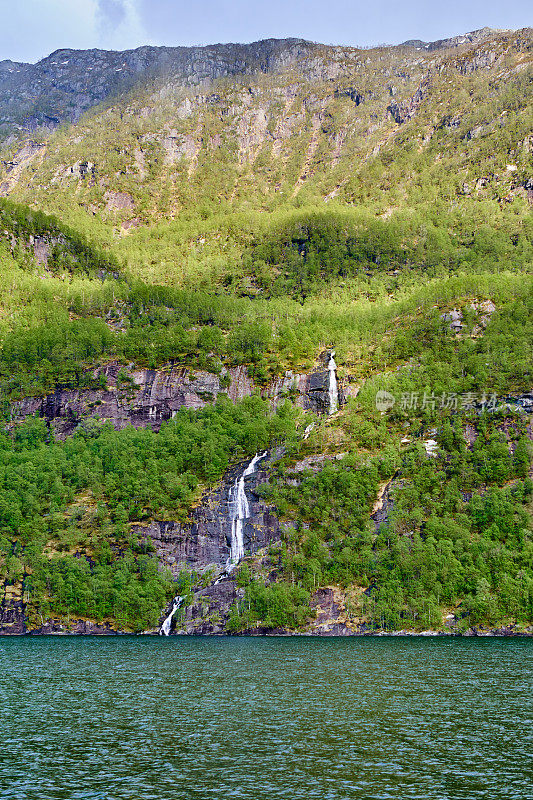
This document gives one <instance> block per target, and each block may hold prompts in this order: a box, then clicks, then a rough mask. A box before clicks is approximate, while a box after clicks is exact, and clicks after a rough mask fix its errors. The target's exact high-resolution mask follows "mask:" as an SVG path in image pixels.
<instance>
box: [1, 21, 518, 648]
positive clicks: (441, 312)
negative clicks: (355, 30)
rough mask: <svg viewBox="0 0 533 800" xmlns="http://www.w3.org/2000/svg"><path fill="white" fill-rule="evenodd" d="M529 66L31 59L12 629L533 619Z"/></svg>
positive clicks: (5, 271)
mask: <svg viewBox="0 0 533 800" xmlns="http://www.w3.org/2000/svg"><path fill="white" fill-rule="evenodd" d="M531 53H532V35H531V30H529V29H526V30H523V31H518V32H512V31H504V32H501V31H500V32H498V31H491V30H489V29H483V30H482V31H477V32H474V33H472V34H467V35H466V36H464V37H456V38H455V39H453V40H443V41H440V42H435V43H425V42H406V43H404V45H401V46H398V47H390V48H378V49H374V50H359V49H356V48H347V47H343V48H340V47H326V46H323V45H319V44H314V43H309V42H304V41H302V40H283V41H276V40H268V41H265V42H258V43H254V44H252V45H213V46H210V47H208V48H150V47H145V48H140V49H138V50H136V51H129V52H126V53H106V52H102V51H87V52H78V51H70V50H65V51H58V52H56V53H54V54H52V55H51V56H49V57H48V58H47V59H43V61H41V62H39V63H38V64H37V65H23V64H22V65H21V64H13V63H11V62H1V63H0V117H1V120H2V123H3V125H4V128H3V130H4V134H5V135H4V141H3V145H2V164H1V170H0V191H1V193H2V194H3V195H4V197H3V198H2V199H1V200H0V264H1V271H0V391H1V397H0V400H1V403H0V413H1V414H2V419H3V424H2V427H3V432H2V436H1V437H0V439H1V441H0V571H1V575H2V581H3V586H4V598H3V600H2V603H1V606H0V630H2V631H3V632H6V633H9V632H19V633H21V632H25V631H32V630H37V631H38V630H40V631H44V632H48V631H61V630H72V631H73V632H78V633H80V632H92V631H96V632H110V631H113V630H135V631H140V630H148V631H157V630H158V627H159V625H160V624H161V623H163V621H164V620H165V619H166V622H165V626H164V627H165V631H167V632H168V631H170V630H172V631H174V630H182V631H186V632H189V633H195V632H203V633H220V632H232V633H238V632H242V631H253V632H269V631H272V630H277V631H300V632H301V631H307V632H312V633H324V634H327V633H329V634H332V633H339V634H350V633H356V632H359V633H363V632H373V631H374V632H375V631H377V630H398V629H408V630H410V631H420V630H421V629H425V628H430V629H437V630H444V631H448V632H464V631H472V630H473V629H478V628H479V626H481V628H483V627H485V628H491V629H495V628H502V629H504V630H505V631H507V632H517V631H525V630H531V625H532V624H533V612H532V606H531V602H532V598H533V573H532V571H531V551H532V547H533V543H532V539H531V492H532V488H533V484H532V481H531V477H532V473H531V457H532V448H531V439H532V427H531V411H532V407H533V396H532V394H531V392H532V388H533V381H532V376H531V365H532V363H533V358H532V356H533V353H532V343H533V321H532V313H531V311H532V305H533V303H532V300H533V282H532V279H531V264H532V261H533V259H532V255H533V243H532V235H533V225H532V218H531V202H532V200H533V183H532V181H533V177H532V173H531V166H532V165H531V152H532V147H533V139H532V136H531V130H532V105H531ZM172 598H175V600H172Z"/></svg>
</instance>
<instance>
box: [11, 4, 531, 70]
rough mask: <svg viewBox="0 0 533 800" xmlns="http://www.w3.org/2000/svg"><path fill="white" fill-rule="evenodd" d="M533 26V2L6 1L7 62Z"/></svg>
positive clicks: (368, 41) (395, 39) (357, 42)
mask: <svg viewBox="0 0 533 800" xmlns="http://www.w3.org/2000/svg"><path fill="white" fill-rule="evenodd" d="M531 25H533V4H532V3H531V0H506V2H502V0H446V2H439V1H438V0H433V1H432V0H370V2H369V0H0V60H2V59H6V58H9V59H12V60H13V61H29V62H35V61H38V60H39V59H40V58H43V57H44V56H46V55H49V54H50V53H51V52H53V51H54V50H57V49H58V48H75V49H86V48H93V47H99V48H103V49H106V50H125V49H130V48H134V47H138V46H139V45H142V44H152V45H168V46H175V45H202V44H214V43H219V42H252V41H256V40H257V39H267V38H270V37H275V38H284V37H288V36H295V37H300V38H302V39H310V40H312V41H315V42H323V43H325V44H347V45H354V46H360V47H366V46H372V45H376V44H399V43H400V42H403V41H405V40H406V39H422V40H424V41H433V40H435V39H443V38H446V37H448V36H455V35H457V34H460V33H465V32H467V31H471V30H476V29H477V28H483V27H485V26H489V27H492V28H523V27H526V26H531Z"/></svg>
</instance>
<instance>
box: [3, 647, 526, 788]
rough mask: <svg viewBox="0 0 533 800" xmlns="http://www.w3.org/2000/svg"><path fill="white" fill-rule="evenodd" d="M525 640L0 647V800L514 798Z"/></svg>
mask: <svg viewBox="0 0 533 800" xmlns="http://www.w3.org/2000/svg"><path fill="white" fill-rule="evenodd" d="M532 674H533V641H531V640H518V639H512V640H509V639H488V640H487V639H485V640H479V639H474V640H472V639H466V640H457V639H453V640H452V639H410V638H380V639H361V638H351V639H311V638H290V639H249V638H230V639H225V638H220V639H219V638H210V639H195V638H182V637H171V638H169V639H164V638H149V639H148V638H135V637H121V638H107V639H106V638H90V637H87V638H45V637H39V638H13V639H8V638H3V639H0V691H1V712H0V797H1V798H2V800H23V799H24V800H26V799H27V798H28V799H30V798H31V799H32V800H33V798H39V800H56V799H58V798H69V800H71V798H72V799H79V800H123V799H124V800H126V798H127V799H128V800H130V798H131V800H182V799H183V800H185V799H186V800H193V799H194V800H208V799H209V798H216V799H217V800H225V798H236V799H237V800H245V798H246V800H248V799H249V800H263V798H265V800H266V798H268V799H269V800H278V799H279V800H300V798H302V800H304V799H305V800H315V799H316V800H344V798H358V800H359V798H365V800H366V799H368V800H381V798H394V799H395V800H398V799H403V798H424V800H433V798H435V799H436V798H439V799H440V798H457V800H469V799H470V798H476V799H477V798H487V800H489V799H490V800H496V799H497V798H505V799H506V800H509V799H510V798H520V800H526V799H527V798H531V797H532V796H533V789H532V782H531V777H532V776H531V756H532V734H531V728H530V727H528V723H530V721H531V715H530V710H531V694H530V692H531V677H532Z"/></svg>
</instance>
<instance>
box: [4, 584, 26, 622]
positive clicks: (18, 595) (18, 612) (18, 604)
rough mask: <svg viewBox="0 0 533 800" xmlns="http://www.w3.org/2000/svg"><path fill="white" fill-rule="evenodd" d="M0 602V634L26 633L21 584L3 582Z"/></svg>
mask: <svg viewBox="0 0 533 800" xmlns="http://www.w3.org/2000/svg"><path fill="white" fill-rule="evenodd" d="M2 595H3V596H2V600H1V602H0V634H7V635H8V634H20V633H26V619H25V616H24V603H23V598H22V584H9V583H7V584H5V585H4V587H3V593H2Z"/></svg>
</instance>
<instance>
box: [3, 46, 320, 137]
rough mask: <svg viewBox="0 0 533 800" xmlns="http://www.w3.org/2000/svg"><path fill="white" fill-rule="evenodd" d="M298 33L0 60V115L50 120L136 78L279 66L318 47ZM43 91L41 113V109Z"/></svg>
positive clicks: (29, 121)
mask: <svg viewBox="0 0 533 800" xmlns="http://www.w3.org/2000/svg"><path fill="white" fill-rule="evenodd" d="M318 47H319V46H318V45H315V44H313V43H312V42H306V41H304V40H302V39H267V40H263V41H260V42H253V43H252V44H244V45H239V44H225V45H210V46H208V47H148V46H145V47H138V48H137V49H136V50H126V51H124V52H115V51H106V50H69V49H64V50H56V51H55V52H54V53H52V54H51V55H49V56H48V57H47V58H43V59H42V60H41V61H39V62H38V63H37V64H21V63H20V64H19V63H17V64H16V63H13V62H5V61H4V62H0V121H1V122H4V123H6V122H7V123H13V124H14V125H15V126H22V127H24V128H25V129H26V130H31V129H34V128H36V127H43V126H44V127H51V128H54V127H56V126H57V125H59V124H60V123H61V122H63V121H72V122H75V121H77V120H78V119H79V118H80V116H81V114H82V113H83V112H84V111H86V110H87V109H88V108H91V107H92V106H94V105H96V104H97V103H100V102H101V101H102V100H105V99H106V98H107V97H113V96H115V95H116V94H118V93H119V92H124V91H127V90H128V89H131V88H132V87H134V86H135V85H136V84H138V83H140V82H141V81H144V82H145V81H146V80H147V79H148V80H152V81H155V82H156V83H157V81H158V80H161V81H165V82H166V83H168V82H169V81H170V82H171V81H175V82H178V83H181V84H184V85H187V84H200V83H202V82H205V81H212V80H215V79H217V78H222V77H226V76H233V75H247V74H252V73H276V72H278V71H279V70H281V69H283V68H285V67H287V66H290V65H295V66H296V65H298V63H299V62H300V60H301V59H302V58H303V57H305V56H307V55H309V54H310V53H312V52H314V51H315V50H317V49H318ZM45 98H46V100H47V102H46V108H47V111H46V113H45V112H44V111H43V110H42V105H43V100H44V99H45Z"/></svg>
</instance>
